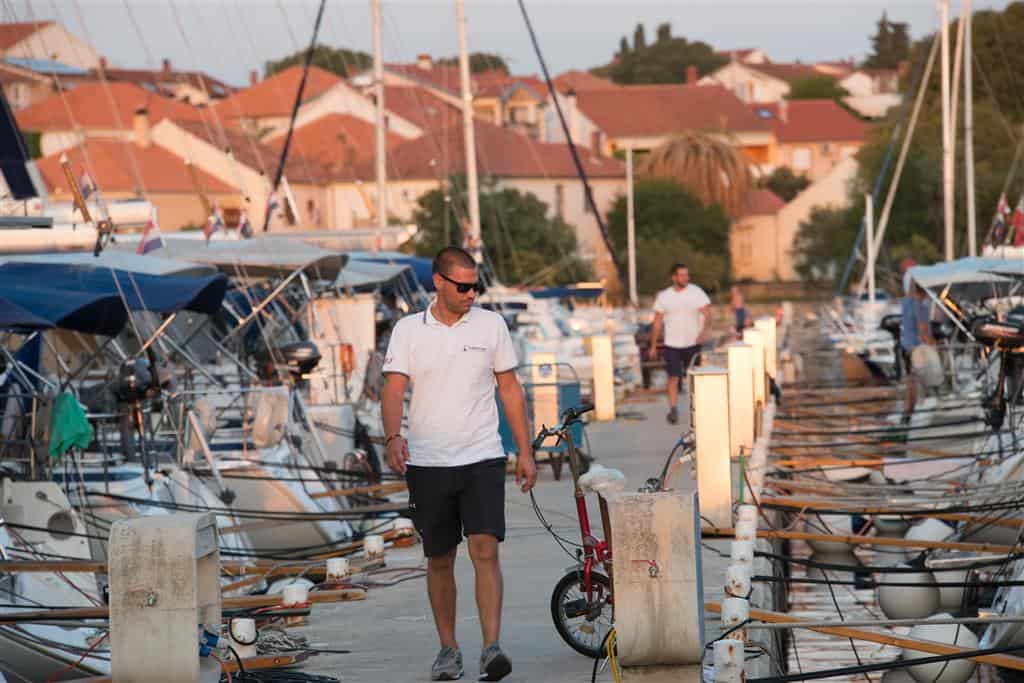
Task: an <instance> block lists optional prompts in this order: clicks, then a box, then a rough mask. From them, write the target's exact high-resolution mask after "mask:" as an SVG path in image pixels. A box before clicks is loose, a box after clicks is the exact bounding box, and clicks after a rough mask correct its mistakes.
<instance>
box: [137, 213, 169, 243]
mask: <svg viewBox="0 0 1024 683" xmlns="http://www.w3.org/2000/svg"><path fill="white" fill-rule="evenodd" d="M162 246H164V240H163V238H162V237H161V236H160V220H159V218H157V213H156V207H155V206H154V207H153V208H152V209H151V210H150V212H149V222H147V223H146V227H145V228H144V229H143V231H142V239H141V240H139V246H138V248H137V249H136V250H135V253H136V254H148V253H149V252H151V251H153V250H154V249H159V248H160V247H162Z"/></svg>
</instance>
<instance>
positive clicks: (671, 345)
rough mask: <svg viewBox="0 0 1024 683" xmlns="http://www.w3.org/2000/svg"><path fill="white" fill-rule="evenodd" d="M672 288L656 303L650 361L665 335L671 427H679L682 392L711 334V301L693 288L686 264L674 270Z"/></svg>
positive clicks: (659, 296)
mask: <svg viewBox="0 0 1024 683" xmlns="http://www.w3.org/2000/svg"><path fill="white" fill-rule="evenodd" d="M671 276H672V285H671V286H670V287H666V288H665V289H663V290H661V291H660V292H658V296H657V297H655V299H654V325H653V328H652V329H651V342H650V343H651V348H650V357H651V358H655V357H657V353H658V339H659V337H660V336H661V332H662V330H663V329H664V331H665V370H666V372H667V373H668V415H667V416H666V419H667V420H668V422H669V424H678V423H679V390H680V389H681V388H682V385H683V375H684V374H685V373H686V371H687V369H689V367H690V364H691V363H694V362H699V354H700V346H701V344H703V343H704V342H705V341H707V339H708V335H709V333H710V331H711V315H710V313H711V299H709V298H708V295H707V294H706V293H705V292H704V290H703V289H701V288H700V287H698V286H697V285H694V284H690V271H689V270H688V269H687V267H686V265H685V264H682V263H677V264H675V265H674V266H672V272H671Z"/></svg>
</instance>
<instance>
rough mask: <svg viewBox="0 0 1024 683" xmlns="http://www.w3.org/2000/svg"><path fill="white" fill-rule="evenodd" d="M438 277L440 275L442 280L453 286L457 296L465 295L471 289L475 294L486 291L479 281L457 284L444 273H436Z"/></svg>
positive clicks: (456, 281) (457, 282)
mask: <svg viewBox="0 0 1024 683" xmlns="http://www.w3.org/2000/svg"><path fill="white" fill-rule="evenodd" d="M438 275H440V276H441V277H442V278H443V279H445V280H447V281H448V282H450V283H452V284H453V285H455V291H456V292H458V293H459V294H465V293H466V292H468V291H469V290H471V289H475V290H476V293H477V294H483V293H484V290H485V289H486V288H485V287H484V283H483V282H481V281H480V280H477V281H476V282H459V281H458V280H453V279H451V278H450V277H448V276H447V275H445V274H444V273H438Z"/></svg>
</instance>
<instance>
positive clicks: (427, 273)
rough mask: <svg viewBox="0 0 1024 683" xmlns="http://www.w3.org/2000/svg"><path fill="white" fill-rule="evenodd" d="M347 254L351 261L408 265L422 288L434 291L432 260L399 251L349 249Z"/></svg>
mask: <svg viewBox="0 0 1024 683" xmlns="http://www.w3.org/2000/svg"><path fill="white" fill-rule="evenodd" d="M348 255H349V258H350V259H351V260H353V261H368V262H370V263H389V264H392V265H404V266H409V267H410V268H412V270H413V273H415V274H416V279H417V280H418V281H419V283H420V285H422V287H423V289H425V290H427V291H428V292H433V291H434V277H433V275H434V262H433V261H432V260H431V259H428V258H425V257H423V256H411V255H409V254H403V253H402V252H400V251H378V252H377V253H376V254H374V253H372V252H369V251H351V252H349V254H348Z"/></svg>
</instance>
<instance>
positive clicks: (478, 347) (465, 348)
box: [462, 344, 487, 351]
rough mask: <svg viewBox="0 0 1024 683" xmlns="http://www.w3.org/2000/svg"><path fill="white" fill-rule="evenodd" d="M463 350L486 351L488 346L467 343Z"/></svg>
mask: <svg viewBox="0 0 1024 683" xmlns="http://www.w3.org/2000/svg"><path fill="white" fill-rule="evenodd" d="M462 350H463V351H486V350H487V347H486V346H473V345H472V344H466V345H465V346H463V347H462Z"/></svg>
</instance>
